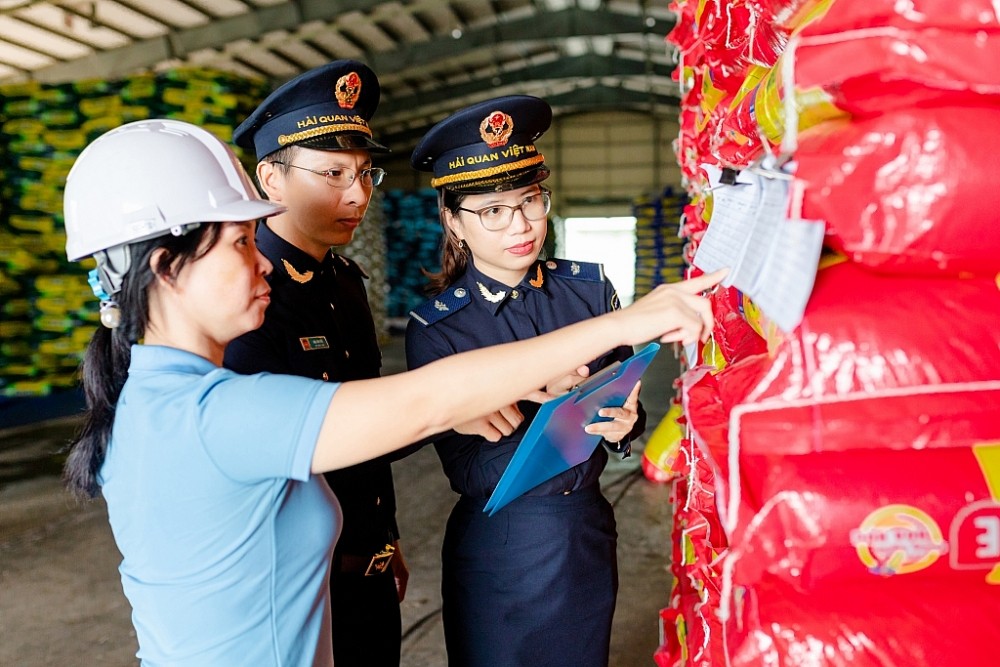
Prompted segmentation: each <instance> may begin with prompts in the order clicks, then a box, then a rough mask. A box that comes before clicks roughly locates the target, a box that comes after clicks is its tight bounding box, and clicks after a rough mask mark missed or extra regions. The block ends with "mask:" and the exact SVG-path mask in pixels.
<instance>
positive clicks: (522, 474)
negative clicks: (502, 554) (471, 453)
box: [483, 343, 660, 516]
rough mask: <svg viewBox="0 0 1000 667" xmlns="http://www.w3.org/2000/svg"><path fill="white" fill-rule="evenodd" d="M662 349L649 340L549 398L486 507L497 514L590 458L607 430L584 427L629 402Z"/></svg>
mask: <svg viewBox="0 0 1000 667" xmlns="http://www.w3.org/2000/svg"><path fill="white" fill-rule="evenodd" d="M659 349H660V345H659V344H658V343H649V344H648V345H646V346H645V347H644V348H643V349H642V350H640V351H639V352H637V353H636V354H634V355H632V356H631V357H629V358H628V359H626V360H625V361H616V362H614V363H613V364H611V365H609V366H606V367H605V368H602V369H601V370H600V371H598V372H597V373H595V374H594V375H592V376H591V377H589V378H587V379H586V380H585V381H584V382H582V383H581V384H580V385H579V386H577V387H574V388H573V389H572V390H570V391H569V392H567V393H566V394H563V395H562V396H560V397H558V398H555V399H552V400H551V401H548V402H546V403H543V404H542V406H541V407H540V408H539V409H538V413H537V414H536V415H535V418H534V419H533V420H532V421H531V424H530V425H529V426H528V430H527V431H526V432H525V434H524V437H523V438H522V439H521V442H520V444H519V445H518V446H517V450H516V451H515V452H514V456H513V457H512V458H511V460H510V463H509V464H508V465H507V469H506V470H505V471H504V473H503V475H502V476H501V477H500V481H499V482H498V483H497V487H496V489H495V490H494V491H493V494H492V495H491V496H490V498H489V500H488V501H487V502H486V507H485V508H484V510H483V511H485V512H489V514H490V516H492V515H493V514H495V513H496V512H497V511H498V510H499V509H501V508H502V507H503V506H504V505H506V504H507V503H509V502H511V501H512V500H514V499H515V498H517V497H518V496H520V495H522V494H523V493H525V492H526V491H529V490H530V489H533V488H534V487H536V486H538V485H539V484H541V483H542V482H545V481H547V480H549V479H552V478H553V477H555V476H556V475H558V474H560V473H562V472H565V471H567V470H569V469H570V468H572V467H573V466H575V465H578V464H580V463H583V462H584V461H586V460H587V459H589V458H590V456H591V454H593V453H594V449H595V448H596V447H597V445H598V443H600V441H601V436H599V435H591V434H589V433H587V432H586V431H584V430H583V428H584V427H585V426H586V425H587V424H592V423H594V422H599V421H606V418H604V417H599V416H598V415H597V412H598V411H599V410H600V409H601V408H606V407H621V406H622V405H624V404H625V399H627V398H628V395H629V393H631V391H632V389H633V387H635V383H636V382H638V381H639V379H640V378H641V377H642V374H643V373H644V372H645V371H646V369H647V368H648V367H649V364H650V362H651V361H652V360H653V357H654V356H656V353H657V352H658V351H659Z"/></svg>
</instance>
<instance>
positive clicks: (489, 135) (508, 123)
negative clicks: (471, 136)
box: [479, 111, 514, 148]
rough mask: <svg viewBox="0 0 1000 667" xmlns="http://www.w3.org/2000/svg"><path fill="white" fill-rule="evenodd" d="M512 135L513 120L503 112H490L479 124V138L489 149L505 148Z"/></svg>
mask: <svg viewBox="0 0 1000 667" xmlns="http://www.w3.org/2000/svg"><path fill="white" fill-rule="evenodd" d="M513 133H514V119H513V118H511V117H510V114H506V113H504V112H503V111H492V112H490V115H488V116H487V117H486V118H484V119H483V122H481V123H480V124H479V136H480V137H482V138H483V141H485V142H486V145H487V146H489V147H490V148H496V147H497V146H506V145H507V142H508V141H509V140H510V135H512V134H513Z"/></svg>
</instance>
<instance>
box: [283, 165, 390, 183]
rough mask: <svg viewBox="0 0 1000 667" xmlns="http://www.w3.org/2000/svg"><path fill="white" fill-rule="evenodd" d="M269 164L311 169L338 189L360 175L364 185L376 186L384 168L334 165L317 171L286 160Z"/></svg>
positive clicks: (380, 179) (305, 169)
mask: <svg viewBox="0 0 1000 667" xmlns="http://www.w3.org/2000/svg"><path fill="white" fill-rule="evenodd" d="M271 164H283V165H285V166H286V167H294V168H295V169H301V170H302V171H311V172H312V173H314V174H319V175H320V176H325V177H326V184H327V185H329V186H330V187H331V188H337V189H338V190H346V189H347V188H349V187H351V186H352V185H354V180H355V179H356V178H357V177H358V176H360V177H361V184H362V185H364V186H365V187H372V186H378V185H381V184H382V179H384V178H385V173H386V172H385V169H380V168H379V167H371V168H368V169H362V170H361V171H355V170H354V169H351V168H350V167H334V168H332V169H324V170H323V171H319V170H316V169H310V168H309V167H300V166H299V165H297V164H290V163H288V162H280V161H278V160H273V161H272V162H271Z"/></svg>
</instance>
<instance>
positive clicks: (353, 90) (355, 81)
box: [333, 72, 361, 109]
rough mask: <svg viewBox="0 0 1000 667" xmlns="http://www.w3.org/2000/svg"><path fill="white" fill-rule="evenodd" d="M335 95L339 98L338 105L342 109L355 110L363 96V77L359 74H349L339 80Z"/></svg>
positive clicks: (335, 87) (334, 89) (334, 91)
mask: <svg viewBox="0 0 1000 667" xmlns="http://www.w3.org/2000/svg"><path fill="white" fill-rule="evenodd" d="M333 94H334V95H336V96H337V104H339V105H340V108H341V109H353V108H354V105H355V104H356V103H357V101H358V96H359V95H361V77H360V76H358V73H357V72H348V73H347V74H345V75H344V76H342V77H340V78H339V79H337V85H336V86H334V87H333Z"/></svg>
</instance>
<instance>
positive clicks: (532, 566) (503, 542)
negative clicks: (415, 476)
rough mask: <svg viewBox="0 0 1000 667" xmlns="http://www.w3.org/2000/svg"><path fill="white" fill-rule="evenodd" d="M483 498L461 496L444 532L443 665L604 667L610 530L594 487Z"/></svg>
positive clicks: (606, 506) (613, 571)
mask: <svg viewBox="0 0 1000 667" xmlns="http://www.w3.org/2000/svg"><path fill="white" fill-rule="evenodd" d="M484 504H485V501H484V500H481V499H474V498H468V497H465V496H463V497H462V498H461V499H460V500H459V502H458V504H457V505H456V506H455V508H454V510H453V511H452V514H451V516H450V517H449V520H448V526H447V529H446V532H445V540H444V547H443V552H442V560H443V573H442V585H441V586H442V596H443V603H444V606H443V611H442V614H443V621H444V633H445V643H446V645H447V649H448V665H449V667H529V666H530V667H567V666H568V665H572V666H573V667H607V664H608V653H609V649H610V642H611V619H612V617H613V616H614V610H615V598H616V596H617V593H618V561H617V555H616V548H617V540H618V534H617V528H616V525H615V518H614V511H613V510H612V508H611V505H610V503H608V501H607V500H606V499H605V498H604V496H603V495H601V492H600V488H599V486H598V485H596V484H595V485H593V486H592V487H589V488H588V489H584V490H581V491H577V492H574V493H572V494H569V495H558V496H523V497H521V498H519V499H518V500H516V501H514V502H513V503H511V504H510V505H508V506H506V507H505V508H504V509H502V510H501V511H500V512H498V513H497V514H496V515H494V516H492V517H490V516H487V515H486V514H485V513H484V512H483V511H482V510H483V505H484Z"/></svg>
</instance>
